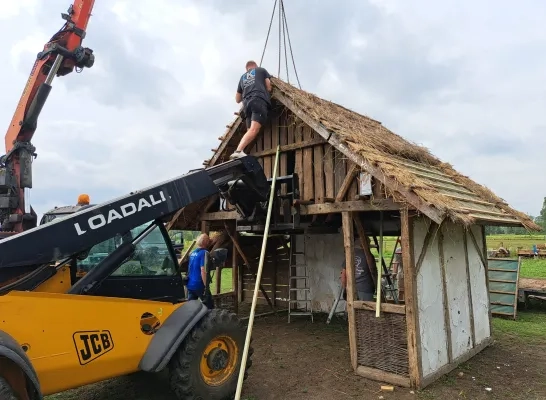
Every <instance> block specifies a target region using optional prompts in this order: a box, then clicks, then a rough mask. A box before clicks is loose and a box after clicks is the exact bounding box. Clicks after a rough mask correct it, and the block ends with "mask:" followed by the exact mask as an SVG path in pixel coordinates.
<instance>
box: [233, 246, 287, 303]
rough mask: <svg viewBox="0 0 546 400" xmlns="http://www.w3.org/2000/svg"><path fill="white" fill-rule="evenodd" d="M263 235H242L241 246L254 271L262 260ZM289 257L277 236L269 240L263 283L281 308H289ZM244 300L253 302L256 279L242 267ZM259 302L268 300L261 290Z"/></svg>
mask: <svg viewBox="0 0 546 400" xmlns="http://www.w3.org/2000/svg"><path fill="white" fill-rule="evenodd" d="M261 245H262V238H261V237H246V238H242V237H241V247H242V249H243V252H244V253H245V255H246V256H247V257H248V260H249V262H250V263H251V264H252V271H253V272H256V271H257V267H258V263H259V261H260V250H261ZM288 259H289V254H288V251H287V249H286V248H285V247H283V246H282V245H281V242H280V241H279V240H278V238H276V237H271V238H269V239H268V241H267V250H266V256H265V264H264V269H263V272H262V280H261V284H262V286H263V288H264V290H265V292H266V293H267V295H268V296H269V298H270V299H271V301H272V302H273V304H275V305H276V306H277V307H279V308H287V307H288V302H287V301H286V299H288ZM240 273H241V274H242V283H243V285H242V301H243V302H247V303H252V297H253V295H254V288H255V285H256V280H255V279H254V275H253V273H252V272H251V271H249V270H248V269H247V268H244V267H242V268H241V272H240ZM258 304H266V305H267V301H266V300H265V297H264V296H263V294H262V293H261V292H258Z"/></svg>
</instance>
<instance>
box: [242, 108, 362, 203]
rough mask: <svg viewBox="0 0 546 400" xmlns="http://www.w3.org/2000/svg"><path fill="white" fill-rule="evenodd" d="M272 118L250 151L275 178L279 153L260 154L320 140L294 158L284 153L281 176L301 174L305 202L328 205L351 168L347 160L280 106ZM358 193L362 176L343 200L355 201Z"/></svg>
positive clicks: (296, 151)
mask: <svg viewBox="0 0 546 400" xmlns="http://www.w3.org/2000/svg"><path fill="white" fill-rule="evenodd" d="M270 116H271V117H270V120H269V121H268V123H267V124H266V125H265V126H264V128H263V129H262V132H260V135H259V136H258V138H257V140H256V142H255V143H254V145H253V147H252V149H251V151H250V154H253V155H257V157H258V160H259V162H260V165H262V167H263V168H264V172H265V175H266V176H267V177H268V178H271V177H272V175H273V168H274V165H275V154H274V152H273V151H271V152H270V153H272V154H268V155H260V153H262V152H264V151H267V150H272V149H273V150H274V149H276V147H277V144H279V145H281V146H283V145H290V144H295V143H305V142H309V141H316V142H317V144H315V145H313V146H306V147H303V148H297V149H295V150H290V151H289V152H290V153H291V154H290V155H289V154H288V152H281V156H280V159H279V173H278V175H279V176H283V175H289V174H292V173H293V172H296V173H297V174H298V177H299V186H300V198H301V199H302V200H306V201H314V202H315V203H324V202H327V201H331V199H334V198H335V197H336V194H337V193H338V191H339V188H340V187H341V184H342V182H343V180H344V179H345V175H346V174H347V171H348V169H349V166H350V165H351V163H350V161H348V160H347V157H346V156H345V155H343V154H342V153H341V152H339V151H338V150H336V149H335V148H334V147H333V146H331V145H329V144H326V141H325V140H321V137H320V136H319V135H318V134H317V133H315V132H314V131H313V130H312V129H311V128H310V127H309V126H307V125H306V124H304V123H303V121H301V120H300V119H299V118H297V117H296V116H295V115H294V114H292V112H290V111H289V110H288V109H286V108H284V107H281V106H280V105H279V104H278V103H276V102H273V107H272V110H271V114H270ZM283 190H285V189H284V188H283ZM357 193H358V177H356V178H355V179H354V182H353V183H352V185H351V187H350V188H349V190H348V191H347V194H346V195H345V196H344V198H343V200H354V199H355V196H356V195H357Z"/></svg>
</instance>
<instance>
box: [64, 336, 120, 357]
mask: <svg viewBox="0 0 546 400" xmlns="http://www.w3.org/2000/svg"><path fill="white" fill-rule="evenodd" d="M72 337H73V339H74V345H75V346H76V352H77V353H78V358H79V360H80V364H81V365H85V364H88V363H90V362H91V361H93V360H96V359H97V358H99V357H100V356H102V355H103V354H106V353H108V352H109V351H110V350H112V349H113V348H114V341H113V340H112V335H111V334H110V331H84V332H76V333H74V335H73V336H72Z"/></svg>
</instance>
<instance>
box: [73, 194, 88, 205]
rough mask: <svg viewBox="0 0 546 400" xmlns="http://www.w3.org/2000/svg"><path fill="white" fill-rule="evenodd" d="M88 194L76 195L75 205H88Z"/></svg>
mask: <svg viewBox="0 0 546 400" xmlns="http://www.w3.org/2000/svg"><path fill="white" fill-rule="evenodd" d="M89 201H90V200H89V195H88V194H85V193H82V194H80V195H79V196H78V203H77V204H76V205H77V206H88V205H89Z"/></svg>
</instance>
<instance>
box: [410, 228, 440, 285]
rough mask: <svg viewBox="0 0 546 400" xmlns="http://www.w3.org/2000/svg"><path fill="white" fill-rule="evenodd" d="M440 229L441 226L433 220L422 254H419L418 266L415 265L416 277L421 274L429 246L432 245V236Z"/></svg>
mask: <svg viewBox="0 0 546 400" xmlns="http://www.w3.org/2000/svg"><path fill="white" fill-rule="evenodd" d="M434 228H436V229H434ZM438 228H439V226H438V225H437V224H436V223H435V222H434V221H432V220H431V221H430V225H429V227H428V230H427V234H426V235H425V241H424V242H423V247H422V248H421V253H420V254H419V259H418V260H417V264H415V275H417V274H418V273H419V270H420V269H421V265H422V264H423V261H424V260H425V255H426V254H427V250H428V245H429V244H430V240H431V239H432V235H434V234H436V233H437V232H438Z"/></svg>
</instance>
